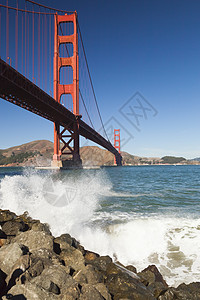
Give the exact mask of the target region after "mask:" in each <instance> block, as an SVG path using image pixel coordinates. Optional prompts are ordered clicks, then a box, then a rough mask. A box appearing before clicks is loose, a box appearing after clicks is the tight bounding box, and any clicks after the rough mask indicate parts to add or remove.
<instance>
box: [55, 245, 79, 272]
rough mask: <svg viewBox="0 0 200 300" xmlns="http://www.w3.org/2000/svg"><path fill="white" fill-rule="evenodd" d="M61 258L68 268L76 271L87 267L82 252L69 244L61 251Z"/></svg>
mask: <svg viewBox="0 0 200 300" xmlns="http://www.w3.org/2000/svg"><path fill="white" fill-rule="evenodd" d="M60 258H61V259H63V261H64V262H65V265H66V266H68V267H70V268H72V269H74V270H75V271H77V270H81V269H82V268H84V267H85V260H84V257H83V254H82V253H81V251H79V250H78V249H76V248H74V247H72V246H69V245H67V244H66V248H65V249H63V250H62V251H61V253H60Z"/></svg>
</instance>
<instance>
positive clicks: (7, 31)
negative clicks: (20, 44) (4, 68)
mask: <svg viewBox="0 0 200 300" xmlns="http://www.w3.org/2000/svg"><path fill="white" fill-rule="evenodd" d="M8 60H9V10H8V0H7V9H6V61H7V63H8Z"/></svg>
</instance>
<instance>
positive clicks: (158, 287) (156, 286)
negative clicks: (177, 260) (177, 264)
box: [147, 282, 167, 298]
mask: <svg viewBox="0 0 200 300" xmlns="http://www.w3.org/2000/svg"><path fill="white" fill-rule="evenodd" d="M147 288H148V290H150V291H151V293H152V294H153V295H154V297H156V298H158V296H160V295H162V294H163V293H164V292H166V290H167V288H166V286H164V284H163V283H162V282H153V283H151V284H149V285H148V287H147Z"/></svg>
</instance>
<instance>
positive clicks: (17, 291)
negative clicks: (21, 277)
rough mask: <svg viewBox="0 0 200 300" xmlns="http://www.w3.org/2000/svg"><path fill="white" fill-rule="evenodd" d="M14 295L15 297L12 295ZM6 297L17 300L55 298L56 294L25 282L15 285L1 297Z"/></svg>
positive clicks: (4, 298) (52, 299) (54, 299)
mask: <svg viewBox="0 0 200 300" xmlns="http://www.w3.org/2000/svg"><path fill="white" fill-rule="evenodd" d="M12 296H15V297H12ZM2 299H3V300H6V299H19V300H23V299H24V300H25V299H26V300H57V299H58V296H57V295H55V294H54V293H51V292H48V291H46V290H44V289H43V288H41V287H40V286H37V285H35V284H33V283H30V282H27V283H25V284H21V285H15V286H13V287H12V288H11V289H10V290H9V293H8V294H7V295H6V296H4V297H3V298H2Z"/></svg>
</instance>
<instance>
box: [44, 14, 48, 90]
mask: <svg viewBox="0 0 200 300" xmlns="http://www.w3.org/2000/svg"><path fill="white" fill-rule="evenodd" d="M44 36H45V44H44V64H45V66H44V71H45V75H44V77H45V91H46V92H47V39H46V37H47V36H48V35H47V16H46V14H45V15H44Z"/></svg>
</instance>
